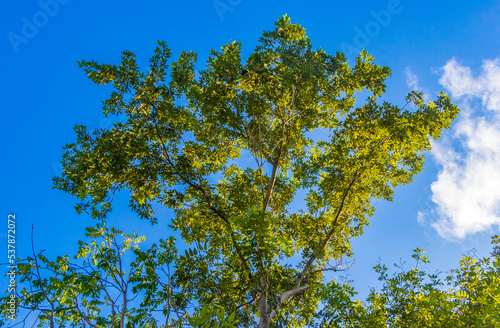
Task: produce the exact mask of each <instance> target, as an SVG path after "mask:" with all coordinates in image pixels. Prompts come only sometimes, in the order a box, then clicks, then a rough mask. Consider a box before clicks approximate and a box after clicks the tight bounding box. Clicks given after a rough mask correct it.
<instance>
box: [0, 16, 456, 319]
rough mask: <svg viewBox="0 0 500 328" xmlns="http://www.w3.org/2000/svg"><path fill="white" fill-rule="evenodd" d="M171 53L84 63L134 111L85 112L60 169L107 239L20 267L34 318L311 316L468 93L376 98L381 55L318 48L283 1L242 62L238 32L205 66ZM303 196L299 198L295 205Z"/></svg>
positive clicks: (64, 186) (335, 293)
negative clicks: (143, 227)
mask: <svg viewBox="0 0 500 328" xmlns="http://www.w3.org/2000/svg"><path fill="white" fill-rule="evenodd" d="M170 57H171V53H170V50H169V49H168V47H167V46H166V44H165V43H164V42H159V45H158V47H157V48H156V49H155V51H154V55H153V57H152V58H151V60H150V65H149V68H148V69H147V70H146V71H144V72H142V71H141V70H140V69H139V67H138V65H137V63H136V59H135V56H134V54H133V53H131V52H128V51H124V52H123V57H122V61H121V63H120V64H119V65H118V66H116V65H107V64H99V63H96V62H94V61H81V62H80V63H79V64H80V66H81V67H82V68H83V70H84V71H85V73H86V74H87V76H88V77H89V78H90V79H91V80H92V81H93V82H94V83H96V84H98V85H100V84H110V85H112V86H113V88H114V91H113V92H112V93H111V95H110V97H109V99H107V100H106V101H104V102H103V104H104V114H105V115H125V116H126V117H127V120H126V122H124V123H115V124H114V126H113V127H112V128H109V129H99V130H96V131H93V132H89V131H88V130H87V129H86V127H84V126H76V127H75V131H76V134H77V137H76V142H74V143H71V144H68V145H67V146H66V147H65V149H66V150H67V152H66V153H65V154H64V156H63V161H62V164H63V173H62V175H61V176H60V177H57V178H55V180H54V181H55V187H56V188H58V189H60V190H62V191H65V192H67V193H69V194H71V195H73V196H75V197H77V198H78V199H79V203H78V204H77V206H76V210H77V211H78V212H80V213H82V212H86V213H88V214H90V215H91V216H92V217H93V218H95V219H96V220H97V225H96V226H95V227H93V228H89V229H88V230H87V236H88V237H92V238H101V239H102V243H98V242H95V241H94V242H91V243H90V244H88V243H81V245H80V246H81V247H80V252H79V254H78V256H77V258H80V259H81V260H83V263H82V264H79V265H77V264H74V263H72V262H70V261H69V258H68V256H64V257H60V258H58V259H57V260H56V261H53V262H52V261H49V260H48V259H46V258H45V257H43V255H42V254H41V253H38V254H35V252H33V256H32V257H30V258H28V259H26V260H25V261H21V262H20V264H19V265H18V270H19V276H20V277H22V280H21V282H23V283H25V284H26V286H28V288H26V289H24V290H23V291H22V292H21V294H19V295H18V300H17V301H18V304H19V305H20V306H21V305H22V306H24V307H25V308H27V309H30V310H32V311H34V312H35V313H37V315H38V319H39V323H40V326H43V325H44V324H48V325H49V326H55V325H61V326H63V325H66V326H74V327H77V326H90V327H159V326H160V325H161V324H162V323H159V322H158V321H157V317H158V315H162V316H163V319H162V320H163V321H162V322H163V324H165V325H167V326H170V327H176V326H181V325H186V324H191V325H192V326H206V327H210V326H214V327H216V326H221V327H222V326H224V327H231V326H233V325H235V326H241V327H247V326H255V325H258V326H259V327H303V326H305V325H307V324H308V323H310V322H312V321H311V320H313V319H314V318H316V317H317V316H318V315H320V314H318V309H319V306H320V303H324V302H327V303H328V304H330V303H332V302H333V303H332V304H335V302H336V301H335V300H336V299H340V297H343V296H342V295H344V294H345V293H344V292H342V290H343V289H338V288H337V287H335V284H334V283H332V282H328V281H326V280H325V278H324V272H325V271H328V270H338V269H339V263H340V262H339V261H341V260H342V259H343V258H344V257H346V256H350V255H351V247H350V240H351V239H352V238H353V237H356V236H359V235H361V234H362V232H363V228H364V227H365V226H366V225H367V224H368V218H369V217H370V216H371V215H372V213H373V211H374V207H373V206H372V200H374V199H377V198H378V199H385V200H391V197H392V194H393V190H394V188H395V187H396V186H398V185H402V184H407V183H409V182H411V181H412V177H413V176H414V175H415V174H416V173H418V172H419V171H421V169H422V166H423V160H424V158H423V153H424V152H425V151H428V150H430V138H434V139H437V138H439V136H440V134H441V132H442V131H443V129H446V128H448V127H449V126H450V124H451V123H452V121H453V120H454V119H455V118H456V116H457V114H458V108H457V107H456V106H454V105H453V104H451V102H450V99H449V98H448V97H447V96H446V95H445V94H440V95H439V97H438V98H437V100H436V101H434V102H429V103H428V104H425V103H424V101H423V98H422V94H420V93H418V92H416V91H414V92H411V93H410V94H409V95H408V97H407V98H406V103H405V105H404V106H403V107H398V106H396V105H393V104H391V103H388V102H385V101H381V100H380V96H381V95H382V94H383V93H384V91H385V84H384V81H385V79H386V78H387V77H388V76H389V75H390V73H391V72H390V70H389V68H388V67H383V66H379V65H376V64H375V63H374V62H373V58H372V57H371V56H369V55H368V54H367V53H366V52H365V51H363V52H362V53H361V54H360V55H359V57H358V58H357V59H356V61H355V64H354V66H353V67H351V66H350V65H349V64H348V63H347V61H346V58H345V56H344V55H343V54H342V53H336V54H335V55H330V54H327V53H326V52H325V51H323V50H321V49H319V50H313V49H312V46H311V43H310V40H309V38H308V37H307V36H306V34H305V30H304V29H303V28H302V27H301V26H300V25H297V24H293V23H291V22H290V19H289V18H288V17H286V16H285V17H283V18H281V19H279V20H278V21H277V22H276V28H275V29H274V30H272V31H266V32H264V33H263V36H262V37H261V38H260V39H259V45H258V46H257V47H256V48H255V51H254V52H253V53H252V54H250V55H249V56H248V58H247V59H246V61H243V60H242V58H241V45H240V44H239V43H238V42H233V43H229V44H226V45H225V46H223V47H222V48H221V50H220V51H212V52H211V56H210V58H209V59H208V61H207V62H206V64H205V66H204V67H203V69H201V70H200V69H198V68H197V67H196V61H197V56H196V53H194V52H182V53H181V54H180V56H179V58H178V59H177V60H175V61H172V62H170ZM361 91H364V93H363V95H367V98H366V100H365V101H360V99H356V95H357V93H359V92H361ZM313 132H316V133H317V134H316V135H320V136H322V137H319V138H312V133H313ZM242 158H252V161H244V160H241V159H242ZM120 191H125V192H127V193H128V194H130V208H131V209H132V211H134V212H135V213H136V214H137V215H138V216H139V217H140V218H143V219H145V220H148V221H149V222H151V223H152V224H157V222H158V219H157V215H156V213H155V211H154V206H156V205H160V206H164V207H167V208H168V209H170V211H171V212H169V213H171V223H170V224H171V227H172V228H173V229H175V230H177V231H179V232H180V234H181V236H182V239H183V241H184V242H185V243H186V245H188V250H186V252H185V254H184V255H179V254H177V251H176V250H175V248H174V247H173V239H172V238H171V237H169V236H168V230H167V229H166V230H165V234H166V236H165V240H162V241H161V242H160V243H159V244H158V245H154V246H153V247H152V248H150V249H148V250H146V251H143V250H140V249H139V248H137V247H136V243H137V242H138V241H139V240H138V239H137V238H138V237H137V236H135V235H134V234H131V235H127V234H124V233H123V232H121V231H120V230H117V229H114V228H111V227H108V226H107V223H106V217H107V214H108V213H109V212H110V211H111V209H112V199H113V197H114V195H115V194H116V193H118V192H120ZM304 195H305V196H304ZM297 197H304V198H305V201H306V204H307V205H306V207H305V208H300V209H297V208H294V207H293V206H292V205H293V201H294V199H296V198H297ZM159 228H163V227H159ZM126 250H130V252H129V254H131V256H130V257H129V258H127V260H125V259H123V253H124V251H126ZM127 261H128V262H127ZM42 266H43V267H44V268H46V269H47V270H49V271H48V273H47V271H44V272H45V273H43V272H41V271H40V268H41V267H42ZM381 270H382V269H381ZM414 279H419V278H418V276H417V277H415V278H414ZM336 288H337V289H338V290H337V289H336ZM342 293H344V294H342ZM387 293H388V292H387ZM374 297H375V296H374ZM387 297H388V299H389V298H390V297H392V296H391V295H388V296H387ZM370 302H372V304H373V306H375V307H377V306H378V307H382V305H381V304H382V303H383V302H382V299H381V300H379V299H377V300H375V298H374V300H373V301H370ZM380 302H382V303H380ZM332 306H333V307H331V309H335V306H334V305H332ZM349 306H351V305H349ZM191 307H195V309H194V311H189V309H190V308H191ZM328 309H330V307H327V308H325V309H324V310H322V312H320V313H321V315H322V316H323V317H324V318H325V319H326V320H327V321H328V322H330V321H331V319H330V317H329V313H330V312H328V311H330V310H328ZM391 309H392V308H391ZM155 311H159V314H155V313H156V312H155ZM332 311H333V310H332ZM353 311H354V310H353ZM374 311H375V310H374ZM377 311H378V310H377ZM384 311H389V310H384ZM6 313H7V312H4V315H5V314H6Z"/></svg>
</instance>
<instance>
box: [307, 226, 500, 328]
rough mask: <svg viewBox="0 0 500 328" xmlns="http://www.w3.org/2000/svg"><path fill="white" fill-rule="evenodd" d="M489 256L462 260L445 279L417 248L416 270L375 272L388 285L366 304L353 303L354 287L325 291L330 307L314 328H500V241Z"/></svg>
mask: <svg viewBox="0 0 500 328" xmlns="http://www.w3.org/2000/svg"><path fill="white" fill-rule="evenodd" d="M492 245H493V252H492V253H491V254H490V256H488V257H483V258H477V257H475V256H474V255H473V254H469V255H465V256H463V257H462V258H461V259H460V267H458V268H457V269H454V270H451V272H450V273H449V274H448V275H447V276H446V277H445V278H444V279H443V278H442V275H441V273H435V274H428V273H426V272H425V271H422V270H421V269H420V266H421V265H422V264H425V263H428V262H429V260H428V259H427V257H425V256H424V253H425V252H424V251H423V250H422V249H421V248H417V249H415V251H414V254H413V256H412V257H413V258H414V259H415V260H416V264H415V267H413V268H411V269H410V270H405V269H404V268H403V266H402V265H399V266H397V267H398V268H399V272H397V273H394V274H393V275H392V277H391V276H389V274H388V269H387V267H386V266H385V265H381V264H379V265H377V266H376V267H375V268H374V269H375V271H376V272H377V273H378V274H379V280H380V281H381V282H382V283H383V287H382V288H381V289H380V291H377V290H376V289H375V288H372V290H371V291H370V294H369V295H368V297H367V299H366V302H365V304H362V303H361V302H359V301H352V297H353V296H354V295H355V294H356V293H355V292H354V290H353V289H352V287H351V286H349V285H348V284H339V283H337V282H334V281H332V282H330V283H329V284H328V285H327V286H324V287H323V288H322V300H323V302H324V307H323V309H322V310H321V311H319V312H318V313H317V314H316V315H315V318H314V319H313V320H312V321H311V323H310V324H311V326H312V327H322V328H328V327H345V328H351V327H352V328H355V327H374V328H378V327H384V328H385V327H400V328H421V327H499V326H500V252H499V246H500V237H499V236H494V237H493V238H492Z"/></svg>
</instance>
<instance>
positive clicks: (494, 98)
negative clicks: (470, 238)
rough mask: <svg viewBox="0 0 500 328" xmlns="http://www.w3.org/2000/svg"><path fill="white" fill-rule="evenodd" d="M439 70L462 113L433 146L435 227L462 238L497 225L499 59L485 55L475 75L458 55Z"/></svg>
mask: <svg viewBox="0 0 500 328" xmlns="http://www.w3.org/2000/svg"><path fill="white" fill-rule="evenodd" d="M442 72H443V74H442V76H441V78H440V80H439V82H440V83H441V84H442V85H443V86H444V87H445V88H446V89H447V90H448V91H449V92H450V93H451V95H452V97H453V98H454V99H455V101H457V100H458V101H460V107H461V108H462V114H461V118H460V120H459V122H458V124H457V125H456V126H455V133H454V135H453V137H451V138H450V139H449V140H443V141H440V142H439V143H435V144H434V145H433V155H434V156H435V158H436V160H437V162H438V163H439V164H440V165H441V166H442V169H441V170H440V172H439V174H438V178H437V180H436V181H435V182H434V183H433V184H432V186H431V189H432V200H433V202H434V203H436V206H437V208H436V212H437V214H438V219H437V220H436V221H435V222H434V223H433V227H434V228H435V229H436V230H437V231H438V232H439V234H441V235H442V236H443V237H445V238H464V237H465V236H466V235H468V234H472V233H475V232H480V231H485V230H488V229H491V228H493V227H494V226H497V225H500V60H499V59H496V60H485V61H484V62H483V65H482V72H481V74H479V75H478V76H474V75H473V74H472V71H471V69H470V68H469V67H466V66H462V65H461V64H460V63H458V62H457V60H456V59H451V60H450V61H448V63H447V64H446V65H445V66H444V67H443V71H442ZM478 102H480V103H481V105H482V106H475V103H478ZM477 107H479V109H478V108H477ZM484 108H486V109H487V110H486V111H485V110H484ZM419 221H422V217H421V216H419Z"/></svg>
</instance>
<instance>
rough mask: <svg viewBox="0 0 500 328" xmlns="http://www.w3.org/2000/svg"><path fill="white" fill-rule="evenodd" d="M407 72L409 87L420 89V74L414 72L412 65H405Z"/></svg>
mask: <svg viewBox="0 0 500 328" xmlns="http://www.w3.org/2000/svg"><path fill="white" fill-rule="evenodd" d="M405 74H406V84H407V85H408V87H410V88H411V89H418V76H416V75H415V74H413V72H412V71H411V68H410V66H406V67H405Z"/></svg>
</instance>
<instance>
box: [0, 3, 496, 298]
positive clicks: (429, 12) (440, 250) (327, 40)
mask: <svg viewBox="0 0 500 328" xmlns="http://www.w3.org/2000/svg"><path fill="white" fill-rule="evenodd" d="M284 14H288V16H290V17H291V19H292V21H293V22H296V23H299V24H301V25H302V26H304V27H305V28H306V30H307V33H308V35H309V37H310V38H311V41H312V43H313V47H314V48H316V47H321V48H323V49H324V50H325V51H327V52H329V53H334V52H335V51H346V52H347V54H348V55H349V57H348V58H349V59H350V60H352V59H354V57H353V55H352V53H353V50H355V51H357V52H358V53H359V51H361V48H365V49H367V50H368V52H369V53H370V54H371V55H373V56H374V57H375V61H376V63H378V64H380V65H387V66H389V67H390V68H391V70H392V72H393V73H392V76H391V77H390V78H389V79H388V81H387V93H386V96H385V97H386V99H388V100H390V101H391V102H393V103H395V104H398V105H403V104H404V98H405V96H406V94H407V93H408V92H409V91H411V90H412V89H415V88H417V89H419V90H421V91H423V92H425V93H426V96H427V97H428V99H430V100H432V99H435V98H436V95H437V93H438V92H439V91H441V90H443V91H445V92H447V93H448V94H449V95H450V96H452V99H453V100H454V102H455V103H456V104H458V105H459V106H460V108H461V109H462V114H461V116H460V118H459V119H458V120H457V121H456V122H455V123H454V125H453V127H452V129H451V130H449V131H447V132H446V133H445V134H444V135H443V138H442V139H441V140H439V141H438V142H436V143H435V147H434V150H433V151H432V152H431V153H429V154H427V160H426V165H425V168H424V171H423V172H422V173H421V174H420V175H418V176H417V177H416V178H415V180H414V183H412V184H411V185H407V186H404V187H399V188H398V189H397V190H396V193H395V197H394V201H393V202H392V203H386V202H382V201H379V202H378V203H377V211H376V213H375V216H374V217H373V218H372V220H371V226H370V227H368V228H366V229H365V234H364V235H363V236H362V237H360V238H358V239H355V240H353V245H354V251H355V260H356V264H355V265H354V266H353V267H352V268H351V270H349V272H348V275H349V276H348V277H349V279H353V280H354V284H355V286H356V288H357V289H358V291H359V292H360V293H361V295H365V294H366V292H367V291H368V287H369V286H376V285H377V280H376V275H375V273H374V272H373V271H372V270H371V268H372V267H373V266H374V265H376V263H377V260H378V258H379V257H380V258H381V259H382V261H383V262H384V263H386V264H392V263H393V262H399V259H400V257H402V258H405V259H410V255H411V250H412V249H414V248H415V247H418V246H420V245H422V246H424V248H425V249H426V250H427V251H428V256H429V258H430V259H431V264H430V265H428V269H429V271H434V270H436V269H442V270H447V269H450V268H452V267H454V266H455V265H457V263H458V258H459V256H460V255H462V254H463V253H464V252H466V251H467V250H470V249H472V248H475V249H477V251H478V253H479V254H480V255H486V254H487V253H488V251H489V250H490V247H489V241H490V238H489V237H490V236H491V235H493V234H495V233H499V225H500V188H499V187H498V186H499V185H500V38H499V35H500V23H499V22H500V3H498V1H488V0H485V1H415V0H413V1H411V0H400V1H397V0H383V1H356V2H354V1H352V2H348V1H315V2H312V3H306V2H304V1H292V0H287V1H284V0H274V1H260V0H256V1H250V0H215V1H213V0H204V1H202V0H190V1H167V0H163V1H159V0H151V1H147V2H139V1H129V0H122V1H102V2H90V1H88V2H84V1H76V0H64V1H63V0H41V1H17V2H8V3H6V4H4V10H3V11H2V14H1V20H0V21H1V25H0V29H1V30H0V56H1V58H2V62H3V63H4V64H3V65H4V66H3V67H4V68H3V74H4V75H3V76H4V78H3V79H2V82H1V83H2V86H1V90H2V95H3V96H2V100H3V101H2V111H1V113H2V119H1V122H2V123H1V124H2V129H1V130H0V131H1V132H0V133H1V134H2V136H1V138H0V145H1V150H2V161H1V164H0V165H1V170H0V174H1V182H2V189H1V191H0V192H1V193H2V194H1V196H2V197H1V199H2V201H1V202H0V206H1V209H2V211H1V213H2V215H4V217H5V222H6V221H7V214H8V213H12V212H13V213H16V215H17V220H18V223H17V230H16V232H17V241H18V243H17V247H18V248H17V252H18V255H20V256H24V255H27V254H28V253H29V252H30V247H31V245H30V240H29V238H30V233H31V225H32V224H34V228H35V230H34V231H35V247H36V248H37V249H46V254H47V255H49V256H55V255H60V254H63V253H70V254H71V253H73V252H74V251H75V249H76V241H77V240H78V239H81V238H82V236H83V231H84V230H83V229H84V228H85V227H86V226H89V225H92V224H93V222H92V220H91V219H90V218H89V217H88V216H85V215H77V214H76V213H75V211H74V209H73V205H74V204H75V199H73V198H72V197H70V196H68V195H66V194H64V193H62V192H60V191H57V190H53V189H52V181H51V178H52V177H53V176H55V175H57V174H58V173H59V170H60V165H59V164H58V163H59V162H60V159H61V155H62V153H63V150H62V146H64V145H65V144H66V143H69V142H72V141H74V139H75V134H74V132H73V126H74V125H75V124H82V125H86V126H88V127H89V128H90V129H94V128H98V127H105V126H107V124H109V121H107V120H106V119H105V118H104V116H103V115H102V113H101V101H102V100H104V99H106V97H107V95H108V94H109V92H110V89H107V88H105V87H97V86H95V85H93V84H92V83H91V81H90V80H88V79H87V78H86V77H85V75H84V74H83V72H82V70H81V69H79V68H78V67H77V64H76V62H77V60H82V59H86V60H96V61H97V62H100V63H117V62H118V61H119V58H120V55H121V51H122V50H130V51H134V52H135V53H136V55H137V58H138V62H139V64H142V66H143V67H144V66H145V65H146V63H147V61H148V59H149V57H150V56H151V55H152V51H153V49H154V47H155V46H156V41H157V40H165V41H166V42H167V44H168V45H169V47H170V48H171V49H172V52H173V54H174V57H176V56H177V55H178V54H179V52H180V51H181V50H193V51H196V52H198V58H199V63H200V65H201V63H203V62H204V61H205V60H206V59H207V56H208V54H209V51H210V49H212V48H214V49H219V48H220V47H221V46H222V45H224V44H225V43H226V42H230V41H234V40H236V41H240V42H242V44H243V54H244V55H245V56H246V55H248V54H249V53H250V52H251V51H252V50H253V48H254V47H255V46H256V45H257V39H258V38H259V36H260V35H261V33H262V31H263V30H270V29H273V27H274V22H275V21H276V20H277V19H278V18H279V17H281V16H283V15H284ZM119 119H120V118H118V120H119ZM120 204H126V199H125V198H123V199H121V198H118V200H117V207H116V208H119V207H120ZM124 206H125V205H124ZM122 208H123V206H122ZM168 214H169V213H167V212H165V213H164V219H165V220H164V221H163V222H162V223H161V224H160V225H159V226H157V227H151V226H148V224H147V223H146V222H143V221H140V220H139V219H138V218H136V217H134V216H133V215H132V214H131V213H129V212H128V211H126V210H120V211H115V212H113V214H112V216H111V218H110V219H111V221H112V223H114V224H116V225H117V226H121V227H128V228H130V229H134V230H136V231H138V233H139V234H144V235H146V236H147V237H148V240H150V241H154V240H156V239H157V238H160V237H164V236H165V234H168V233H170V230H168V228H167V227H166V223H165V222H166V220H167V218H168ZM163 228H164V229H163ZM6 231H7V224H5V225H4V227H3V228H0V243H1V244H2V245H4V247H5V249H6V246H5V245H6V239H7V235H6ZM5 253H6V251H5ZM408 265H412V263H411V262H410V261H408ZM2 286H3V285H2Z"/></svg>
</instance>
